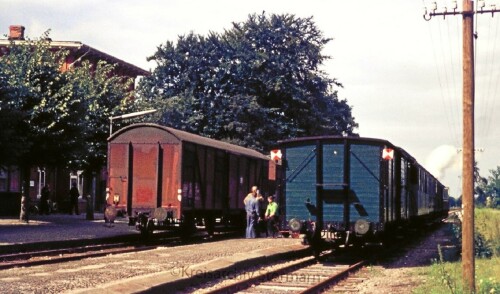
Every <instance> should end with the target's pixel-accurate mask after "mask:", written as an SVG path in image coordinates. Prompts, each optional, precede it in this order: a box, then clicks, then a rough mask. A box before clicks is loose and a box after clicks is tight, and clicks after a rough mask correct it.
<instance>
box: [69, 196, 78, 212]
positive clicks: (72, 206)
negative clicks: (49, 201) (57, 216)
mask: <svg viewBox="0 0 500 294" xmlns="http://www.w3.org/2000/svg"><path fill="white" fill-rule="evenodd" d="M73 210H74V211H75V213H76V214H80V212H79V211H78V198H76V199H71V203H70V207H69V214H73Z"/></svg>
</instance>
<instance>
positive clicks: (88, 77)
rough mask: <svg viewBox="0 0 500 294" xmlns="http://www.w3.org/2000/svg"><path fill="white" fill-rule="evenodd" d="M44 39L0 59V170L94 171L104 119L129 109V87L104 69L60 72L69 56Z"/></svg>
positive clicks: (100, 159)
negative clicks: (10, 167) (8, 167)
mask: <svg viewBox="0 0 500 294" xmlns="http://www.w3.org/2000/svg"><path fill="white" fill-rule="evenodd" d="M48 34H49V33H48V32H47V33H45V34H44V36H43V37H42V38H40V39H39V40H35V41H31V40H28V41H26V42H22V43H14V42H13V43H11V45H10V46H9V47H8V54H5V55H3V56H1V57H0V122H1V123H2V128H1V131H0V150H1V151H0V165H20V166H23V167H31V166H40V167H50V166H68V167H72V168H75V169H76V168H78V169H90V170H96V169H97V168H99V167H101V166H102V165H103V164H104V163H105V155H106V137H107V134H108V121H107V118H108V117H109V116H111V115H113V114H115V113H119V112H121V111H124V110H126V109H127V107H130V106H128V105H130V103H129V102H130V100H129V98H130V94H129V92H130V83H131V81H129V80H122V79H121V78H117V77H112V75H111V71H112V70H113V68H114V66H112V65H109V64H105V63H98V64H97V66H96V68H92V66H91V65H90V64H89V63H85V62H84V63H83V64H81V66H79V67H74V68H72V69H71V70H68V71H62V70H61V69H62V68H63V67H62V65H63V62H64V60H65V58H66V57H67V55H68V52H67V51H64V50H55V49H54V48H52V47H51V46H50V39H49V38H48ZM127 97H128V98H127Z"/></svg>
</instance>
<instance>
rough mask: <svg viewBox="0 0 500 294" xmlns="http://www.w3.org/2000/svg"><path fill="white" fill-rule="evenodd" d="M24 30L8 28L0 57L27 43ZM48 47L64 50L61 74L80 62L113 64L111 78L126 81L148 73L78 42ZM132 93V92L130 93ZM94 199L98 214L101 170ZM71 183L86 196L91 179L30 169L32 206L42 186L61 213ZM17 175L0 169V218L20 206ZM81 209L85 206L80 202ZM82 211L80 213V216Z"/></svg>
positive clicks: (59, 170) (103, 183)
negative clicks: (118, 77)
mask: <svg viewBox="0 0 500 294" xmlns="http://www.w3.org/2000/svg"><path fill="white" fill-rule="evenodd" d="M24 32H25V27H24V26H22V25H11V26H9V35H8V38H7V39H0V56H3V55H6V54H9V46H10V45H11V44H12V43H14V44H21V43H23V42H27V40H26V39H25V35H24ZM49 46H50V47H51V48H54V50H60V49H64V50H68V52H69V54H68V56H67V58H66V60H65V61H64V63H63V65H62V67H61V70H62V71H67V70H70V69H71V67H73V66H79V64H80V63H81V62H82V61H89V62H90V63H91V64H94V65H95V64H97V62H99V61H106V62H107V63H109V64H115V65H116V68H115V71H114V72H113V74H114V75H117V76H123V77H130V78H132V79H134V80H135V79H137V78H138V77H140V76H146V75H149V72H148V71H146V70H144V69H141V68H139V67H137V66H135V65H132V64H130V63H128V62H125V61H123V60H121V59H118V58H116V57H114V56H111V55H109V54H107V53H104V52H102V51H100V50H97V49H95V48H93V47H91V46H89V45H86V44H84V43H82V42H78V41H53V40H49ZM131 90H133V89H131ZM96 179H97V183H96V191H97V193H96V195H95V196H96V199H95V203H96V206H95V207H94V208H95V209H98V210H100V208H101V207H100V204H104V202H105V199H104V197H105V187H106V170H105V168H104V167H103V170H102V172H101V174H99V175H97V177H96ZM73 183H76V184H77V187H78V189H79V191H80V195H84V196H86V195H89V194H90V193H91V191H92V190H91V189H92V176H90V175H85V173H83V171H71V170H67V169H64V168H54V169H50V170H49V169H45V168H40V167H32V168H31V172H30V183H29V187H30V189H29V191H25V194H26V195H29V197H30V200H31V201H32V203H36V201H37V199H39V198H40V194H41V190H42V188H43V186H44V185H45V184H49V185H50V187H51V195H50V200H51V201H53V202H55V203H57V204H58V207H59V208H60V210H64V207H65V205H66V203H67V202H68V201H69V196H68V194H69V189H70V187H71V185H72V184H73ZM21 186H22V185H21V174H20V171H19V168H18V167H17V166H2V168H0V216H2V215H18V214H19V212H20V206H21V205H20V203H21ZM81 202H82V203H81V206H82V207H81V208H80V210H81V211H82V208H83V207H84V206H85V205H86V204H85V201H83V200H82V201H81ZM84 211H85V210H83V212H84Z"/></svg>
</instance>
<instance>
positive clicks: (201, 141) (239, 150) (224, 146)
mask: <svg viewBox="0 0 500 294" xmlns="http://www.w3.org/2000/svg"><path fill="white" fill-rule="evenodd" d="M144 127H150V128H157V129H159V130H163V131H165V132H168V133H170V134H171V135H173V136H174V137H176V138H177V139H178V140H180V141H182V142H190V143H194V144H198V145H204V146H208V147H213V148H216V149H221V150H225V151H227V152H229V153H234V154H241V155H246V156H251V157H255V158H260V159H265V160H269V159H270V158H269V157H268V156H265V155H264V154H262V153H260V152H258V151H256V150H253V149H250V148H246V147H242V146H238V145H234V144H230V143H227V142H222V141H219V140H215V139H210V138H207V137H203V136H200V135H195V134H192V133H189V132H186V131H181V130H177V129H174V128H170V127H166V126H162V125H158V124H153V123H138V124H132V125H129V126H127V127H124V128H122V129H120V130H118V131H117V132H116V133H113V134H112V135H111V136H110V137H109V138H108V141H109V142H112V141H113V139H114V138H116V137H118V136H119V135H120V134H123V133H126V132H127V131H130V130H132V129H137V128H144Z"/></svg>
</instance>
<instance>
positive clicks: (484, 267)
mask: <svg viewBox="0 0 500 294" xmlns="http://www.w3.org/2000/svg"><path fill="white" fill-rule="evenodd" d="M474 227H475V233H476V234H478V235H480V236H481V238H482V239H484V244H483V246H486V247H488V249H491V251H492V253H493V254H492V257H491V258H477V257H476V259H475V281H476V293H484V294H486V293H488V294H491V293H500V210H495V209H491V208H481V209H476V210H475V211H474ZM476 241H477V240H476ZM477 245H478V244H477V243H476V247H477ZM477 250H478V248H476V251H477ZM476 253H477V252H476ZM415 271H416V272H417V274H419V275H425V276H426V278H425V280H426V282H425V283H424V284H422V285H420V286H419V287H418V288H416V289H414V290H413V291H412V292H413V293H416V294H444V293H452V294H459V293H467V292H465V291H464V284H463V281H462V263H461V261H458V262H443V261H442V260H441V261H438V262H435V263H434V264H433V265H431V266H428V267H422V268H417V269H415Z"/></svg>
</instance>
